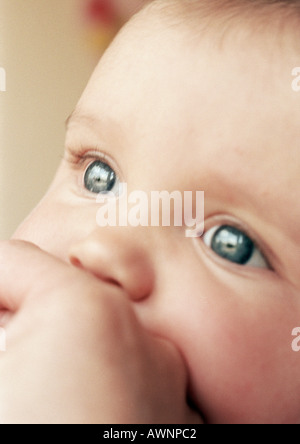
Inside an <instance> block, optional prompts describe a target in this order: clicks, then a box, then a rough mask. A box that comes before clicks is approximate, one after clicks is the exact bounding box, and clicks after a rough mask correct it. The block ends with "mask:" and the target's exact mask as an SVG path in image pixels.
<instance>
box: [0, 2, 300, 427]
mask: <svg viewBox="0 0 300 444" xmlns="http://www.w3.org/2000/svg"><path fill="white" fill-rule="evenodd" d="M299 25H300V5H299V2H298V1H297V0H294V1H293V0H291V1H280V0H277V1H276V0H273V1H268V0H158V1H154V2H153V3H151V4H150V5H149V6H147V7H146V8H145V9H144V10H143V11H142V12H140V13H139V14H137V15H136V16H135V17H134V18H133V19H132V20H131V21H130V22H129V23H128V24H127V25H126V26H125V27H124V28H123V30H122V31H121V32H120V33H119V35H118V36H117V38H116V39H115V40H114V42H113V43H112V45H111V46H110V48H109V49H108V50H107V52H106V53H105V55H104V56H103V58H102V60H101V61H100V63H99V65H98V66H97V68H96V70H95V72H94V74H93V75H92V77H91V80H90V82H89V83H88V85H87V88H86V90H85V91H84V93H83V95H82V97H81V99H80V100H79V103H78V105H77V107H76V109H75V111H74V112H73V114H72V115H71V117H70V118H69V119H68V121H67V135H66V148H65V155H64V159H63V160H62V163H61V165H60V167H59V169H58V172H57V175H56V177H55V179H54V181H53V183H52V185H51V187H50V189H49V191H48V193H47V194H46V196H45V197H44V199H43V200H42V202H41V203H40V204H39V205H38V207H37V208H36V209H35V210H34V211H33V213H32V214H31V215H30V216H29V217H28V218H27V220H26V221H25V222H24V223H23V224H22V225H21V227H20V228H19V229H18V230H17V232H16V233H15V236H14V238H15V239H17V240H18V241H11V242H9V243H2V244H1V246H0V270H1V271H0V295H1V296H0V297H1V307H2V311H1V313H2V318H1V319H2V321H1V322H2V326H5V329H6V331H7V340H8V345H7V351H6V353H2V354H1V355H0V422H34V421H36V422H96V423H97V422H98V423H99V422H102V423H105V422H110V423H112V422H123V423H126V422H127V423H134V422H142V423H143V422H144V423H147V422H149V423H150V422H157V423H158V422H169V423H171V422H173V423H181V422H182V423H183V422H187V423H202V422H207V423H299V422H300V376H299V370H300V356H299V355H298V354H297V353H295V352H294V351H293V350H292V348H291V342H292V339H293V338H292V336H291V332H292V330H293V329H294V328H295V327H297V325H299V322H300V274H299V263H300V237H299V229H298V225H299V220H300V203H299V202H300V182H299V176H300V147H299V143H300V127H299V121H300V96H299V93H297V92H296V91H295V90H294V89H293V88H292V81H293V79H294V78H293V77H292V71H293V69H294V68H295V67H297V66H299V64H300V45H299V42H300V31H299V29H300V26H299ZM121 184H126V186H127V191H128V193H131V192H134V191H135V190H140V191H143V192H144V193H146V195H150V193H151V192H152V191H161V190H165V191H168V192H170V193H171V192H173V191H174V190H178V191H180V192H181V193H182V194H183V193H184V192H185V191H193V192H196V191H200V190H201V191H204V193H205V230H204V233H203V235H202V236H198V237H197V238H189V237H187V236H186V229H185V228H186V227H184V226H176V225H175V224H172V223H171V224H170V226H169V227H166V226H162V224H161V225H160V226H159V227H151V226H148V227H145V226H142V224H139V225H138V224H137V226H131V225H130V224H127V225H126V226H125V225H124V226H122V224H117V226H107V227H100V226H99V223H98V222H97V213H98V211H99V207H101V205H103V203H102V204H100V203H99V193H100V197H101V196H102V197H103V196H105V195H106V194H105V193H107V192H109V195H108V196H106V197H107V199H108V200H110V199H121V198H122V197H121V195H122V186H121ZM20 241H21V242H20ZM32 244H34V245H32ZM37 246H38V247H39V248H37ZM34 406H35V407H34Z"/></svg>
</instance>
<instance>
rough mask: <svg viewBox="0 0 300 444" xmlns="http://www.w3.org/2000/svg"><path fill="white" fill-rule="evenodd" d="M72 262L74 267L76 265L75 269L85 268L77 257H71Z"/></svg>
mask: <svg viewBox="0 0 300 444" xmlns="http://www.w3.org/2000/svg"><path fill="white" fill-rule="evenodd" d="M70 262H71V264H72V265H74V267H77V268H83V265H82V263H81V262H80V260H79V259H78V258H77V257H70Z"/></svg>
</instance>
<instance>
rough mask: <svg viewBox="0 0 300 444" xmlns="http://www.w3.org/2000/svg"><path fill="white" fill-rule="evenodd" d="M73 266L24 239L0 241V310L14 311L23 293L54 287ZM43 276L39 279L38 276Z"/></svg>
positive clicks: (27, 294) (30, 293)
mask: <svg viewBox="0 0 300 444" xmlns="http://www.w3.org/2000/svg"><path fill="white" fill-rule="evenodd" d="M67 269H70V272H71V270H72V267H71V266H70V265H68V264H66V263H63V262H61V261H60V260H59V259H57V258H55V257H53V256H51V255H50V254H48V253H46V252H44V251H42V250H41V249H40V248H38V247H37V246H35V245H33V244H30V243H28V242H23V241H1V242H0V313H1V312H4V311H5V310H7V311H10V312H16V311H18V309H19V308H20V307H21V306H22V304H23V302H24V301H25V299H26V297H27V296H29V295H31V296H32V295H34V294H35V293H37V292H38V293H39V295H41V294H43V290H45V286H46V285H47V286H48V288H49V287H50V288H51V286H52V287H53V289H54V288H55V287H56V286H57V282H58V281H59V280H60V279H62V278H63V276H64V275H65V273H66V270H67ZM41 278H42V279H41Z"/></svg>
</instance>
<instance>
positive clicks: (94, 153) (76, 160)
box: [65, 147, 115, 169]
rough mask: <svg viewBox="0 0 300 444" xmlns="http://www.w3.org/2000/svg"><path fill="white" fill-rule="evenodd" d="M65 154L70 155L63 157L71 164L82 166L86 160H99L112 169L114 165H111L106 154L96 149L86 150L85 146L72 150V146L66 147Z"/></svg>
mask: <svg viewBox="0 0 300 444" xmlns="http://www.w3.org/2000/svg"><path fill="white" fill-rule="evenodd" d="M67 154H70V157H69V156H67V157H65V159H66V160H67V162H68V163H70V164H71V165H73V166H78V167H82V165H83V164H84V163H85V161H86V160H91V161H93V160H101V161H102V162H104V163H106V164H107V165H109V166H110V167H111V168H112V169H114V168H115V167H114V166H112V165H111V161H110V159H109V157H108V155H107V154H105V153H103V152H100V151H98V150H87V149H86V148H83V147H82V148H79V149H77V150H73V149H72V148H68V149H67Z"/></svg>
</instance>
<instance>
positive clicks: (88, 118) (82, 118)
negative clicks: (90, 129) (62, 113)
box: [65, 109, 101, 130]
mask: <svg viewBox="0 0 300 444" xmlns="http://www.w3.org/2000/svg"><path fill="white" fill-rule="evenodd" d="M100 121H101V120H100V119H99V118H98V117H96V116H93V115H92V114H86V113H81V112H80V111H79V110H77V109H75V110H74V111H73V112H72V114H70V116H69V117H68V118H67V120H66V122H65V127H66V130H68V129H69V128H70V126H71V125H72V124H73V123H82V122H84V123H86V124H88V125H89V126H91V125H94V124H95V123H100Z"/></svg>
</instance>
